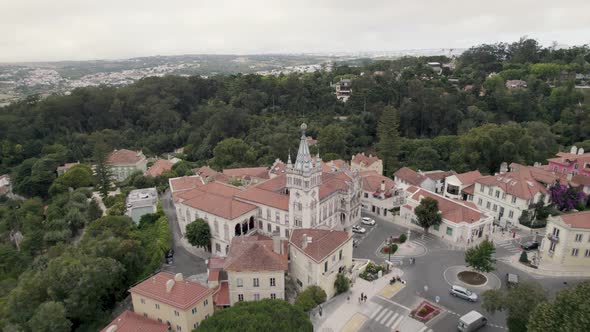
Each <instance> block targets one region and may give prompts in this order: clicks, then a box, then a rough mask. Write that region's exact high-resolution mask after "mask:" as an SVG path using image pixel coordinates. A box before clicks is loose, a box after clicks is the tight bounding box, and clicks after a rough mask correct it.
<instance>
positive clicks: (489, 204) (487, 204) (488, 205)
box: [486, 202, 492, 210]
mask: <svg viewBox="0 0 590 332" xmlns="http://www.w3.org/2000/svg"><path fill="white" fill-rule="evenodd" d="M490 206H492V203H490V202H487V203H486V209H488V210H489V208H490Z"/></svg>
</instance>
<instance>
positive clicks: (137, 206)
mask: <svg viewBox="0 0 590 332" xmlns="http://www.w3.org/2000/svg"><path fill="white" fill-rule="evenodd" d="M126 204H127V212H126V215H127V216H129V217H130V218H131V219H132V220H133V222H135V223H136V224H138V223H139V220H140V219H141V217H142V216H143V215H144V214H148V213H156V211H157V204H158V191H157V190H156V188H144V189H136V190H132V191H131V192H130V193H129V196H127V200H126Z"/></svg>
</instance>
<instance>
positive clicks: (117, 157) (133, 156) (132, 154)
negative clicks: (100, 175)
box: [107, 149, 145, 165]
mask: <svg viewBox="0 0 590 332" xmlns="http://www.w3.org/2000/svg"><path fill="white" fill-rule="evenodd" d="M144 158H145V156H144V155H143V154H142V153H141V151H131V150H126V149H121V150H115V151H113V152H111V154H109V156H108V158H107V162H108V163H109V164H114V165H135V164H136V163H137V162H139V161H140V160H142V159H144Z"/></svg>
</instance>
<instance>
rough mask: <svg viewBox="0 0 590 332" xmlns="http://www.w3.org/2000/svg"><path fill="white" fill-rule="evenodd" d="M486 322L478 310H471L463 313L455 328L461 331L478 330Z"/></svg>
mask: <svg viewBox="0 0 590 332" xmlns="http://www.w3.org/2000/svg"><path fill="white" fill-rule="evenodd" d="M487 323H488V319H487V318H485V317H484V316H483V315H482V314H480V313H479V312H477V311H475V310H472V311H470V312H468V313H467V314H465V315H463V317H461V318H459V325H458V326H457V329H459V331H461V332H471V331H476V330H478V329H479V328H480V327H482V326H484V325H486V324H487Z"/></svg>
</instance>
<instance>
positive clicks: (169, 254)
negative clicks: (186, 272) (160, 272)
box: [166, 249, 174, 258]
mask: <svg viewBox="0 0 590 332" xmlns="http://www.w3.org/2000/svg"><path fill="white" fill-rule="evenodd" d="M172 257H174V249H170V250H168V252H167V253H166V258H172Z"/></svg>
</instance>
